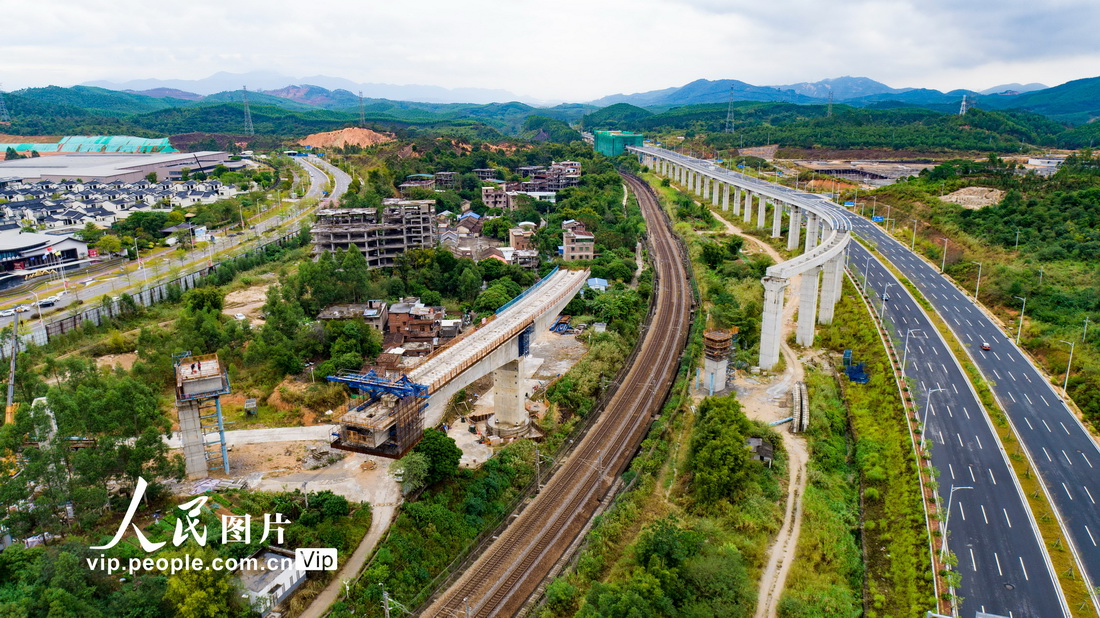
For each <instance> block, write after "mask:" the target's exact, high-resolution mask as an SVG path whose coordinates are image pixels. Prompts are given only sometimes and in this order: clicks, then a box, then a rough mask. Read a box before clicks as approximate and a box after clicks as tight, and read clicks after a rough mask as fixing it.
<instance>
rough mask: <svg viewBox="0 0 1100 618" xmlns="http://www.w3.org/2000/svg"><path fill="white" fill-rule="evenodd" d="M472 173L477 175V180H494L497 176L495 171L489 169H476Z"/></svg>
mask: <svg viewBox="0 0 1100 618" xmlns="http://www.w3.org/2000/svg"><path fill="white" fill-rule="evenodd" d="M474 173H475V174H477V179H478V180H496V179H497V178H498V174H499V172H497V170H496V169H494V168H491V167H488V168H481V169H476V170H474Z"/></svg>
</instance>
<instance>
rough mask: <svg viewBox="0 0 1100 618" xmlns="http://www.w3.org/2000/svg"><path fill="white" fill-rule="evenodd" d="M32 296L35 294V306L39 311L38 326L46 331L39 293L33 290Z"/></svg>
mask: <svg viewBox="0 0 1100 618" xmlns="http://www.w3.org/2000/svg"><path fill="white" fill-rule="evenodd" d="M31 294H34V306H35V307H36V308H37V309H38V325H39V326H41V327H42V330H43V331H45V330H46V324H45V323H44V322H43V321H42V301H40V300H38V292H35V291H33V290H32V291H31Z"/></svg>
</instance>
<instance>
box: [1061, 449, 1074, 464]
mask: <svg viewBox="0 0 1100 618" xmlns="http://www.w3.org/2000/svg"><path fill="white" fill-rule="evenodd" d="M1062 457H1065V458H1066V463H1068V464H1069V465H1071V466H1072V465H1073V462H1072V461H1070V460H1069V455H1066V449H1062Z"/></svg>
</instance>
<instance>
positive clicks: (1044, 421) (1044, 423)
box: [1039, 418, 1054, 433]
mask: <svg viewBox="0 0 1100 618" xmlns="http://www.w3.org/2000/svg"><path fill="white" fill-rule="evenodd" d="M1039 420H1041V421H1043V427H1046V428H1047V431H1050V432H1051V433H1054V432H1053V431H1052V430H1051V428H1050V425H1047V420H1046V419H1045V418H1043V419H1039Z"/></svg>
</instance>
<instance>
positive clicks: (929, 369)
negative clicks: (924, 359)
mask: <svg viewBox="0 0 1100 618" xmlns="http://www.w3.org/2000/svg"><path fill="white" fill-rule="evenodd" d="M925 365H928V371H935V369H932V363H925Z"/></svg>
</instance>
